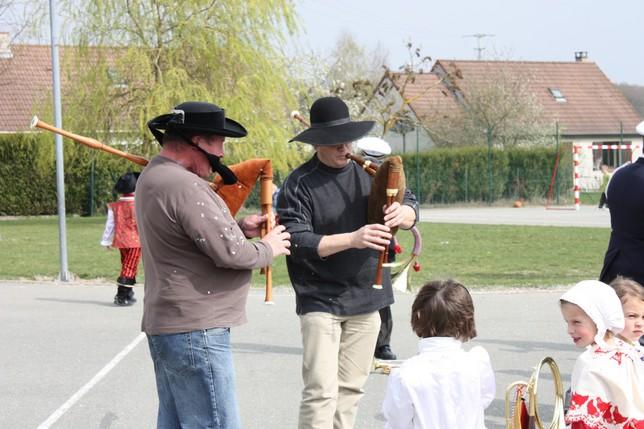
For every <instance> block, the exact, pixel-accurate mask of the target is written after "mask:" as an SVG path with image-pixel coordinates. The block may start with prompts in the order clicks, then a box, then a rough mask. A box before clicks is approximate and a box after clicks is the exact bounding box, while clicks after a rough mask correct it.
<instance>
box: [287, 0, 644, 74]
mask: <svg viewBox="0 0 644 429" xmlns="http://www.w3.org/2000/svg"><path fill="white" fill-rule="evenodd" d="M295 5H296V10H297V13H298V15H299V18H300V23H301V25H302V34H301V35H300V37H299V45H301V46H303V47H305V48H309V49H312V50H314V51H315V52H318V53H320V54H321V55H328V54H329V53H330V52H331V50H332V49H333V47H334V45H335V43H336V42H337V40H338V38H339V36H340V35H341V34H342V33H343V32H348V33H349V34H351V35H352V36H353V38H354V39H355V40H356V41H357V42H358V43H359V44H360V45H362V46H363V47H365V49H366V51H367V52H371V51H373V50H374V49H375V48H376V46H378V45H380V46H382V47H383V48H384V50H385V51H386V52H388V59H389V64H388V65H389V66H390V68H392V69H397V68H398V66H400V65H402V64H404V63H406V62H408V61H409V53H408V50H407V48H406V44H407V42H410V41H411V42H412V43H413V45H414V47H419V48H421V53H422V54H423V55H427V56H430V57H431V58H432V59H433V60H436V59H460V60H466V59H472V60H473V59H477V50H476V49H475V48H476V47H477V42H480V46H481V47H482V48H485V49H484V50H483V51H481V55H482V58H483V59H503V60H516V61H574V53H575V52H576V51H586V52H588V60H589V61H593V62H595V63H596V64H597V65H598V66H599V67H600V69H602V71H603V72H604V73H605V74H606V75H607V76H608V78H609V79H610V80H611V81H612V82H614V83H629V84H636V85H644V0H613V1H606V0H458V1H456V0H451V1H450V0H442V1H436V0H388V1H384V0H299V1H296V2H295ZM473 34H488V35H493V36H486V37H482V38H476V37H466V36H468V35H473Z"/></svg>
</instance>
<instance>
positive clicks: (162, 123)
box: [148, 101, 248, 143]
mask: <svg viewBox="0 0 644 429" xmlns="http://www.w3.org/2000/svg"><path fill="white" fill-rule="evenodd" d="M148 128H149V129H150V131H152V134H154V137H155V138H156V139H157V141H158V142H159V143H162V142H163V133H162V132H161V131H160V130H164V131H171V130H176V131H179V132H181V131H192V132H203V133H204V134H215V135H218V136H224V137H244V136H246V134H248V132H247V131H246V128H244V126H243V125H241V124H240V123H239V122H236V121H233V120H232V119H229V118H226V112H225V111H224V109H222V108H221V107H219V106H217V105H215V104H212V103H205V102H202V101H187V102H185V103H181V104H179V105H177V106H175V108H174V110H172V112H171V113H168V114H165V115H160V116H157V117H156V118H154V119H152V120H150V121H149V122H148Z"/></svg>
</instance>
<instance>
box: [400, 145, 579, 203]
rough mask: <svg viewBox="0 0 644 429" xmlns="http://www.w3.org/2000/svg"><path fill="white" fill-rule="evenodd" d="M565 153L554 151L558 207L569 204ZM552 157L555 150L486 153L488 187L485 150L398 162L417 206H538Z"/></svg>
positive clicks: (477, 148)
mask: <svg viewBox="0 0 644 429" xmlns="http://www.w3.org/2000/svg"><path fill="white" fill-rule="evenodd" d="M569 149H570V148H569V147H568V145H564V146H563V147H561V148H560V153H561V159H560V160H559V168H558V173H557V177H556V180H555V181H554V183H553V199H555V198H556V199H557V200H558V202H560V203H561V202H570V200H571V196H572V194H571V191H572V160H571V155H570V150H569ZM556 157H557V149H556V148H555V147H545V146H538V147H531V148H528V147H510V148H507V149H492V156H491V165H492V174H491V181H490V175H489V174H488V149H487V148H486V147H481V146H471V147H461V148H450V149H447V148H441V149H434V150H431V151H429V152H425V153H421V154H419V155H416V154H406V155H403V162H404V165H405V174H406V177H407V185H408V187H409V188H410V189H412V190H413V191H414V192H415V193H416V195H417V196H418V197H419V201H420V202H421V203H422V204H430V203H445V204H448V203H458V202H477V201H480V202H490V201H496V200H499V199H519V198H521V199H524V200H544V199H545V198H546V197H547V193H548V189H549V187H550V181H551V178H552V174H553V169H554V164H555V160H556ZM490 185H491V186H490ZM490 188H491V189H492V192H491V194H490Z"/></svg>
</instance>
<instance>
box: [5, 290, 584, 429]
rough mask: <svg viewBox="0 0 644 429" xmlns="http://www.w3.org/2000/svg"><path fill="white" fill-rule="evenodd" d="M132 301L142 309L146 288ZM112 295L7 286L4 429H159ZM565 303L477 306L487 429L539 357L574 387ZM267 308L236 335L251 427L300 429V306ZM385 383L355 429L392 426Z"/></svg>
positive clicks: (496, 297) (281, 293)
mask: <svg viewBox="0 0 644 429" xmlns="http://www.w3.org/2000/svg"><path fill="white" fill-rule="evenodd" d="M136 293H137V296H138V297H139V298H142V296H141V295H142V294H143V291H142V288H141V287H137V288H136ZM113 294H114V288H113V287H112V286H111V285H109V286H107V285H98V284H80V283H77V284H54V283H39V282H25V283H19V282H0V326H2V329H0V344H2V353H0V386H2V387H1V388H0V404H2V407H0V427H2V428H36V427H39V425H41V424H42V423H44V422H48V423H50V424H51V427H53V428H66V429H75V428H79V429H80V428H82V429H85V428H100V429H107V428H124V429H125V428H127V429H131V428H137V429H139V428H153V427H154V426H155V421H156V407H157V398H156V389H155V384H154V376H153V369H152V363H151V360H150V357H149V352H148V349H147V343H146V341H145V339H144V338H143V337H141V336H140V333H139V324H140V319H141V309H142V306H141V304H140V302H139V303H137V304H136V305H135V306H133V307H129V308H119V307H114V306H113V305H112V304H111V299H112V297H113ZM560 294H561V291H552V290H551V291H534V290H531V291H524V292H520V293H513V292H503V291H495V292H490V291H480V292H475V293H474V294H473V296H474V301H475V305H476V319H477V330H478V333H479V337H478V338H476V339H475V340H474V341H473V342H472V344H479V345H482V346H484V347H485V348H486V349H487V350H488V351H489V353H490V355H491V358H492V362H493V366H494V369H495V373H496V378H497V394H496V399H495V400H494V402H493V403H492V405H491V406H490V408H489V409H488V411H487V425H488V426H487V427H488V428H489V429H501V428H503V427H504V423H503V412H504V411H503V405H504V402H503V396H504V390H505V386H506V385H508V384H509V383H510V382H513V381H516V380H526V379H527V378H528V377H529V376H530V373H531V367H532V366H534V365H535V364H536V363H537V361H538V360H539V359H540V358H541V357H543V356H545V355H550V356H553V357H554V358H555V359H556V360H557V362H558V363H559V365H560V367H561V369H562V373H563V377H564V380H566V384H568V380H569V379H570V371H571V368H572V365H573V362H574V359H575V357H576V356H577V354H578V351H576V350H575V349H574V347H573V345H572V343H571V342H570V341H569V340H568V338H567V335H566V332H565V329H564V325H563V322H562V321H561V316H560V315H559V310H558V304H557V300H558V297H559V296H560ZM262 300H263V292H262V291H260V290H253V291H251V294H250V296H249V299H248V306H247V309H248V319H249V323H247V324H246V325H244V326H241V327H238V328H235V329H233V334H232V340H233V348H234V359H235V366H236V373H237V385H238V395H239V403H240V407H241V414H242V421H243V427H244V428H251V429H256V428H257V429H273V428H275V429H277V428H279V429H283V428H294V427H296V419H297V410H298V404H299V398H300V391H301V388H302V383H301V379H300V366H301V353H302V350H301V341H300V332H299V322H298V319H297V317H296V315H295V314H294V296H293V293H292V291H291V290H290V289H286V288H283V289H282V288H280V289H277V290H276V291H275V305H273V306H267V305H264V304H263V302H262ZM412 300H413V296H412V295H407V294H399V295H397V296H396V301H397V302H396V304H395V305H394V306H393V308H392V310H393V316H394V321H395V322H394V333H393V340H392V346H393V348H394V351H395V352H397V353H398V354H399V356H400V357H402V358H407V357H409V356H412V355H413V354H414V353H415V352H416V344H417V339H416V338H415V337H414V335H413V334H412V332H411V330H410V328H409V309H410V307H411V302H412ZM468 347H469V345H468ZM386 382H387V376H386V375H382V374H376V373H373V374H372V375H371V376H370V377H369V380H368V382H367V385H366V386H365V391H366V394H365V396H364V398H363V400H362V401H361V403H360V407H359V413H358V419H357V422H356V428H357V429H378V428H382V427H383V426H384V425H383V420H382V415H381V413H380V405H381V402H382V398H383V395H384V391H385V388H386ZM543 383H544V386H542V387H541V389H542V390H541V392H542V393H541V399H542V401H543V410H542V414H543V413H545V414H547V413H549V412H551V411H552V404H553V397H552V395H550V394H549V393H548V392H547V390H548V389H547V384H548V381H544V382H543ZM464 406H466V404H464ZM42 427H49V426H48V425H44V426H42Z"/></svg>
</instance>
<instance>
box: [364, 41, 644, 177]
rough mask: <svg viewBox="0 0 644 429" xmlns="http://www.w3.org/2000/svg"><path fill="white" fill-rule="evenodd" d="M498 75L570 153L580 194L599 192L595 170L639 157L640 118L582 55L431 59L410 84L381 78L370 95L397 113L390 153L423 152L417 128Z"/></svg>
mask: <svg viewBox="0 0 644 429" xmlns="http://www.w3.org/2000/svg"><path fill="white" fill-rule="evenodd" d="M502 75H506V76H510V75H512V76H521V77H523V78H525V85H524V88H525V90H527V91H528V92H529V93H530V94H531V95H532V96H533V99H534V100H535V101H536V103H537V104H538V106H539V108H540V112H541V116H542V118H541V119H542V120H545V121H546V122H547V123H549V124H551V127H552V130H553V131H552V134H553V135H555V134H556V133H557V131H558V133H559V139H560V142H561V143H565V142H569V143H572V147H577V150H578V155H579V174H580V175H581V177H580V179H581V180H580V184H581V186H582V189H584V188H585V189H597V188H598V187H599V184H600V182H601V178H602V172H601V167H602V165H607V166H609V167H611V168H614V167H618V166H619V165H621V164H622V163H624V162H626V161H630V160H631V159H633V158H636V157H637V156H638V155H639V154H641V153H642V140H643V136H641V135H639V134H638V133H637V132H636V129H635V128H636V126H637V125H638V124H639V123H640V122H642V119H643V118H642V117H641V115H640V114H639V113H638V112H637V111H636V110H635V108H634V107H633V105H632V104H631V103H630V102H629V101H628V100H627V99H626V98H625V97H624V95H623V94H622V93H621V91H620V90H619V89H618V88H617V87H616V86H615V85H614V84H613V83H612V82H611V81H610V80H609V79H608V77H606V75H605V74H604V73H603V72H602V71H601V69H600V68H599V66H598V65H597V64H596V63H594V62H591V61H589V60H588V58H587V54H586V53H585V52H577V53H576V54H575V60H574V61H570V62H541V61H471V60H469V61H467V60H444V59H439V60H437V61H436V62H435V63H434V65H433V67H432V69H431V72H429V73H414V74H412V75H411V79H410V75H409V74H404V73H389V74H385V76H384V77H383V80H382V81H381V82H380V84H379V86H378V90H377V91H379V95H380V96H384V97H385V99H387V100H388V101H387V103H389V105H390V106H392V108H393V109H390V111H392V110H393V111H396V110H399V111H402V112H403V113H404V114H403V115H402V116H403V118H404V120H403V121H401V123H399V124H397V126H394V127H393V128H392V130H390V131H389V132H388V133H387V134H386V135H385V139H386V140H387V141H389V142H390V143H391V144H392V147H393V149H394V151H396V152H414V151H416V149H417V148H418V150H420V151H423V150H428V149H430V148H431V147H433V145H434V142H433V141H432V137H431V133H430V132H428V130H427V129H426V127H424V126H423V123H425V124H427V123H428V122H431V121H440V120H441V118H447V117H449V116H450V115H453V114H455V113H456V114H457V113H458V112H459V111H460V110H461V109H464V108H465V106H466V105H467V103H466V101H467V98H468V96H469V95H470V94H471V93H472V91H473V88H476V87H477V86H480V85H483V84H486V83H488V82H489V81H490V79H498V77H499V76H502ZM374 110H375V109H371V111H374ZM415 125H419V126H415Z"/></svg>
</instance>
